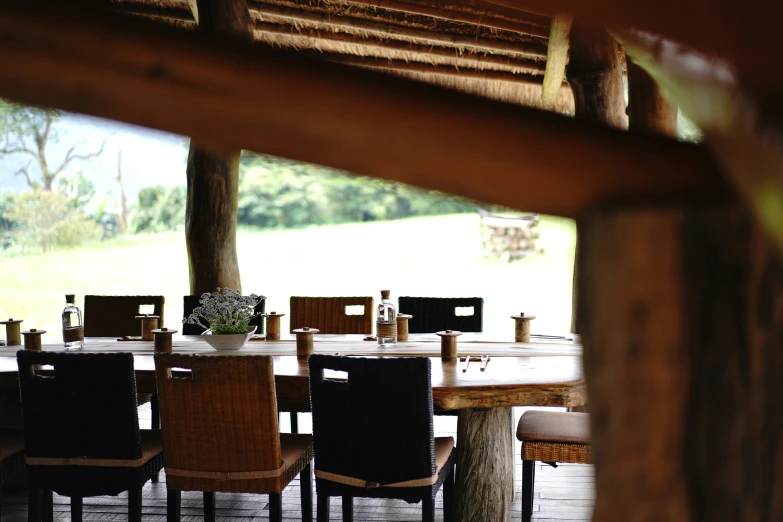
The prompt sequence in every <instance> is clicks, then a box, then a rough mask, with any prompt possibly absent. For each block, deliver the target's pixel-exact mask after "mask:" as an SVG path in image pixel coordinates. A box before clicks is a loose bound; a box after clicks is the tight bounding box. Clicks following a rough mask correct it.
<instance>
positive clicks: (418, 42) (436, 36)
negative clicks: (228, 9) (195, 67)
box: [114, 0, 573, 113]
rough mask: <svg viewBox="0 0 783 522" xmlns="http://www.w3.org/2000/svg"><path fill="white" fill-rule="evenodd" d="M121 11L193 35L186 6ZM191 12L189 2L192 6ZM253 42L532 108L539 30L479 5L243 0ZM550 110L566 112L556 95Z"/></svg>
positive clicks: (150, 1)
mask: <svg viewBox="0 0 783 522" xmlns="http://www.w3.org/2000/svg"><path fill="white" fill-rule="evenodd" d="M114 3H115V5H116V6H117V9H118V10H119V11H121V12H124V13H127V14H131V15H137V16H144V17H145V18H153V19H156V20H159V21H161V22H165V23H170V24H175V25H177V26H180V27H186V28H195V27H196V22H195V19H194V16H193V14H192V12H191V7H190V5H189V2H188V0H114ZM192 3H193V4H195V0H193V2H192ZM248 6H249V8H250V14H251V17H252V19H253V21H254V23H255V39H256V40H257V41H259V42H265V43H267V44H270V45H273V46H277V47H281V48H286V49H294V50H297V51H299V52H302V53H305V54H308V55H310V56H312V57H314V58H318V59H324V60H329V61H334V62H340V63H345V64H348V65H353V66H357V67H364V68H372V69H381V70H384V71H386V72H389V73H391V74H397V75H401V76H406V77H409V78H413V79H416V80H420V81H424V82H429V83H434V84H438V85H441V86H446V87H449V88H453V89H456V90H460V91H465V92H470V93H473V94H477V95H481V96H486V97H489V98H493V99H498V100H502V101H505V102H509V103H517V104H520V105H526V106H532V107H541V106H542V105H541V83H542V82H543V78H544V68H545V65H546V52H547V37H548V34H549V22H550V20H549V19H548V18H546V17H542V16H539V15H534V14H529V15H527V14H524V18H521V17H520V12H519V11H515V10H508V9H505V8H503V7H500V6H496V5H492V4H485V3H483V2H480V1H476V0H474V1H472V2H456V1H455V0H351V1H344V0H342V1H336V0H248ZM561 91H562V92H561V93H560V96H559V98H558V100H557V102H556V104H555V106H554V107H550V108H551V109H554V110H556V111H558V112H565V113H571V112H573V98H572V96H571V93H570V90H569V89H567V88H564V89H562V90H561Z"/></svg>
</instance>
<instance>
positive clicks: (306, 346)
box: [294, 326, 318, 359]
mask: <svg viewBox="0 0 783 522" xmlns="http://www.w3.org/2000/svg"><path fill="white" fill-rule="evenodd" d="M294 333H295V334H296V358H297V359H307V358H308V357H309V356H310V354H312V353H313V334H317V333H318V330H317V329H315V328H309V327H307V326H305V327H304V328H298V329H296V330H294Z"/></svg>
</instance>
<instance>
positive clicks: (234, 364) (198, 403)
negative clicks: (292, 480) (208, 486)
mask: <svg viewBox="0 0 783 522" xmlns="http://www.w3.org/2000/svg"><path fill="white" fill-rule="evenodd" d="M155 374H156V377H157V381H158V401H159V404H160V421H161V428H162V436H163V454H164V456H165V458H166V467H168V468H176V469H184V470H194V471H223V472H232V471H235V472H238V471H265V470H275V469H278V468H279V467H280V466H281V464H282V457H281V454H280V434H279V432H278V426H277V399H276V395H275V376H274V370H273V364H272V357H270V356H268V355H246V356H216V355H200V356H199V355H183V354H174V353H160V354H155Z"/></svg>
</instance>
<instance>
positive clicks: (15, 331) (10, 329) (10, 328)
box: [0, 319, 23, 346]
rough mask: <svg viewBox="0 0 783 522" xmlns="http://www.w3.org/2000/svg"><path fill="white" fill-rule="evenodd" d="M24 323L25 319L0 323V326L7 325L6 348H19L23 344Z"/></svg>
mask: <svg viewBox="0 0 783 522" xmlns="http://www.w3.org/2000/svg"><path fill="white" fill-rule="evenodd" d="M22 321H23V319H17V320H14V319H8V320H7V321H0V324H4V325H5V345H6V346H19V345H21V344H22V326H21V323H22Z"/></svg>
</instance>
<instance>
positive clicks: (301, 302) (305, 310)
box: [290, 295, 375, 335]
mask: <svg viewBox="0 0 783 522" xmlns="http://www.w3.org/2000/svg"><path fill="white" fill-rule="evenodd" d="M348 306H363V307H364V311H363V313H362V314H361V315H349V313H348V310H347V309H346V307H348ZM290 311H291V321H290V330H291V331H292V332H293V331H294V330H295V329H297V328H303V327H305V326H308V327H310V328H317V329H318V333H322V334H364V335H372V332H373V325H374V323H375V309H374V308H373V298H372V297H370V296H359V297H304V296H296V295H295V296H292V297H291V310H290Z"/></svg>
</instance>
